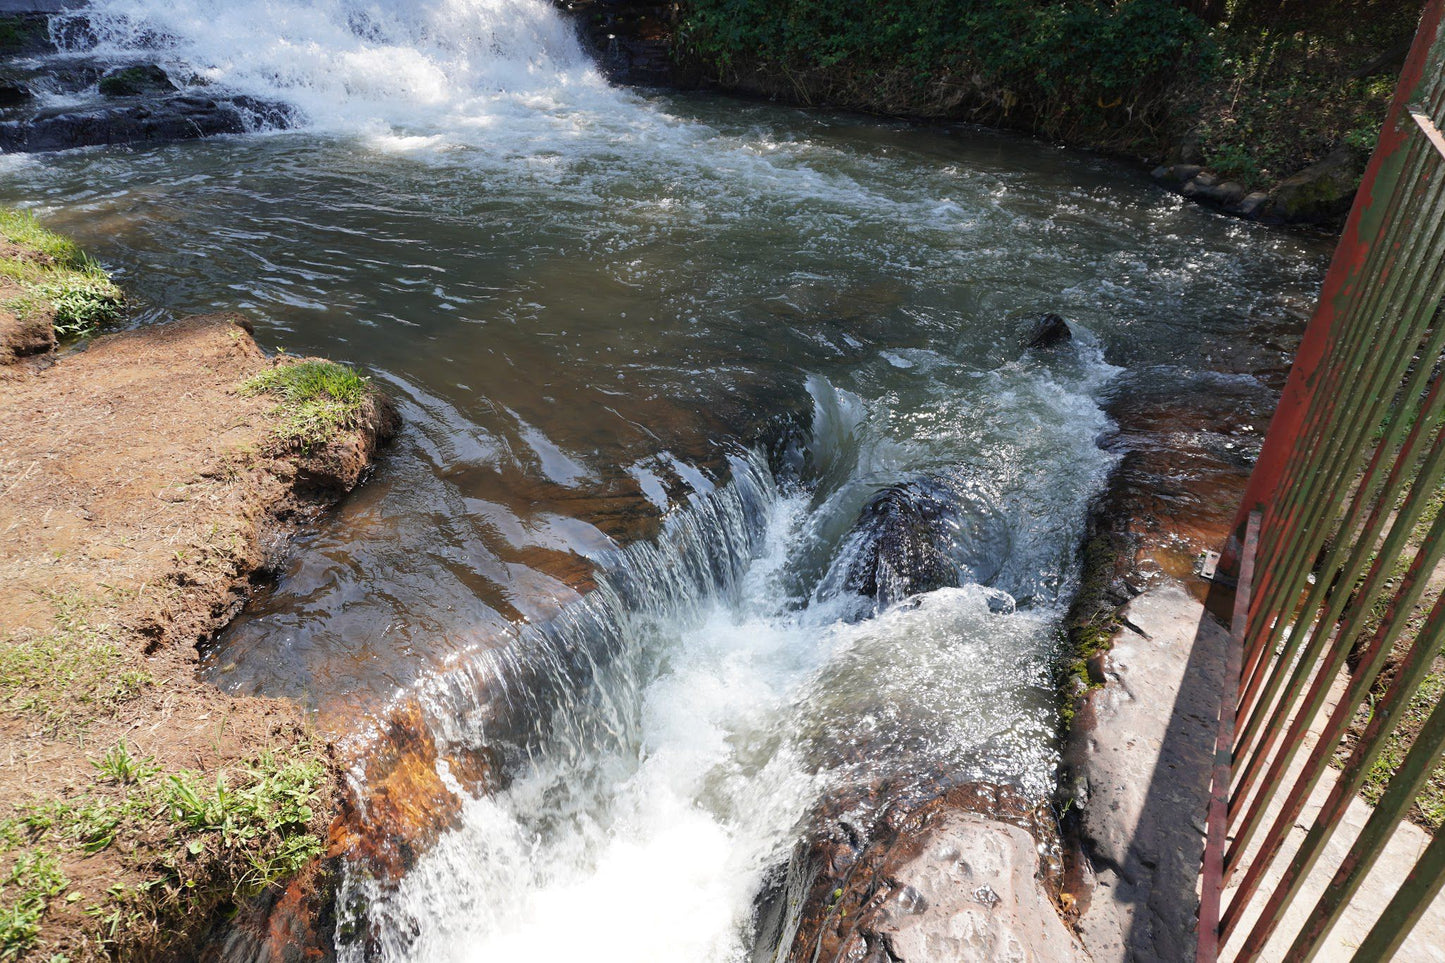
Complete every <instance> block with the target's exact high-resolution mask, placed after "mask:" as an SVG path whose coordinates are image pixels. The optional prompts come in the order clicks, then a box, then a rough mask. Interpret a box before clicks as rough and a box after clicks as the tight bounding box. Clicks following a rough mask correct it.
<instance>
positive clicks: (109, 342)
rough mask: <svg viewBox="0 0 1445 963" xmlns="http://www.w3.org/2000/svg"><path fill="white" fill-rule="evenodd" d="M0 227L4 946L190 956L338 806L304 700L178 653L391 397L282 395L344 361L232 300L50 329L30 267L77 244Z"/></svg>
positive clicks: (327, 483) (346, 480) (294, 866)
mask: <svg viewBox="0 0 1445 963" xmlns="http://www.w3.org/2000/svg"><path fill="white" fill-rule="evenodd" d="M6 225H7V227H9V228H20V229H21V230H10V231H7V233H9V234H11V235H12V238H13V239H12V240H10V241H7V242H5V247H4V250H3V252H0V254H3V256H4V258H5V270H6V274H7V278H8V280H9V281H10V283H11V287H12V290H11V291H10V292H9V296H8V298H7V300H6V301H5V303H4V306H3V307H0V332H3V333H4V337H5V339H6V340H5V343H4V345H3V348H4V349H5V352H6V358H5V363H4V365H3V366H0V492H3V498H0V699H3V713H0V746H3V748H0V787H3V788H0V809H3V813H0V848H3V850H4V860H5V865H6V873H7V875H6V877H5V881H4V884H3V886H4V902H5V905H6V913H5V917H4V920H3V923H0V950H3V953H4V954H5V955H6V956H7V957H8V956H21V957H26V958H32V957H33V958H42V959H52V958H55V959H59V958H70V959H75V960H80V959H95V958H108V957H118V958H122V959H138V958H150V957H153V956H157V955H160V956H165V957H170V958H186V957H189V956H192V955H193V954H194V953H195V952H196V951H197V943H198V941H199V940H200V939H201V938H202V937H203V936H204V935H205V933H206V932H207V930H208V929H210V927H211V926H212V925H214V924H216V923H218V922H220V921H221V920H223V919H224V918H225V916H226V915H227V914H228V913H229V912H230V910H231V908H233V907H234V906H235V905H236V901H237V899H238V898H244V897H246V896H247V895H248V894H253V893H260V892H262V891H265V890H267V889H269V888H270V887H272V886H274V885H275V884H276V883H277V882H280V881H286V880H289V879H290V878H291V877H293V876H295V874H296V873H297V872H298V870H301V869H303V868H305V867H308V866H310V865H311V864H313V863H315V862H316V857H318V856H319V855H320V854H321V853H322V851H323V849H324V839H325V834H326V829H327V825H328V823H329V822H330V819H331V814H332V812H333V811H334V809H335V805H336V803H335V794H336V773H335V770H334V767H333V763H332V760H331V757H330V752H329V749H328V747H327V746H326V745H325V744H324V742H323V741H321V740H318V738H317V737H316V736H315V734H314V731H313V729H312V727H311V726H310V725H309V724H308V722H307V720H306V719H305V717H304V714H303V713H302V712H301V711H300V709H299V708H298V707H297V706H296V705H295V704H293V703H289V702H285V701H278V700H271V699H262V698H234V697H232V696H229V695H226V694H224V693H222V692H221V691H220V690H218V689H217V688H216V687H215V686H213V685H211V684H210V683H208V682H204V681H202V680H200V679H199V678H197V676H196V665H197V660H198V657H199V653H198V650H197V646H198V645H199V644H200V643H202V642H205V641H206V640H208V639H210V638H211V637H212V636H213V635H214V633H215V632H216V631H217V630H218V629H219V628H220V627H221V626H223V625H225V624H226V623H227V622H228V621H229V620H230V619H231V618H232V617H233V616H234V615H235V613H236V612H237V611H238V609H239V608H240V606H241V605H242V604H243V602H244V601H245V599H246V598H247V596H248V595H249V593H250V592H251V590H252V588H253V586H254V585H255V584H256V583H257V582H258V581H260V580H264V579H265V578H266V577H267V573H268V572H269V571H271V570H272V569H274V567H275V566H276V565H277V564H278V561H279V560H280V559H281V558H283V557H284V556H285V554H286V551H287V545H288V540H289V538H290V536H291V534H292V533H293V532H295V531H297V530H298V529H301V528H304V527H306V526H308V525H310V524H312V523H313V522H314V520H315V519H316V518H317V517H318V516H319V515H320V514H321V513H323V512H324V511H325V510H326V509H327V507H328V506H330V505H331V504H333V503H334V502H335V501H336V500H337V499H338V498H340V497H342V496H343V495H345V494H346V492H348V491H350V490H351V489H352V488H353V487H354V486H355V485H356V484H357V483H358V482H359V480H360V479H361V478H362V476H363V475H364V474H365V472H366V471H367V470H368V468H369V466H370V464H371V461H372V459H373V457H374V456H375V454H376V452H377V449H378V446H379V445H380V444H381V443H382V442H384V441H385V440H386V439H387V438H388V437H389V436H390V435H391V434H392V433H393V432H394V430H395V427H396V415H395V413H394V411H393V409H392V407H391V405H390V402H388V401H387V400H386V399H385V398H384V397H383V396H381V395H380V394H378V393H376V392H375V391H373V390H372V389H371V388H370V387H369V386H366V385H365V384H364V383H361V382H357V383H356V385H357V387H358V390H357V391H356V392H355V393H352V394H350V395H348V396H347V397H346V398H345V399H343V400H338V399H337V398H335V397H333V396H332V395H331V394H329V393H327V392H326V391H325V390H322V391H321V392H320V393H316V392H310V391H307V392H304V393H302V394H294V396H293V397H291V398H287V397H285V396H284V395H281V394H277V393H276V392H275V391H273V390H271V388H269V387H268V386H269V385H272V384H280V383H282V382H289V381H291V380H294V379H291V378H289V374H290V373H292V372H295V371H299V370H303V369H304V370H307V371H311V372H317V371H325V372H327V373H328V374H333V375H337V376H340V375H342V374H343V373H344V372H343V369H340V368H337V367H335V366H329V365H325V364H323V363H320V362H314V361H313V362H304V363H303V362H300V361H299V360H296V359H287V358H282V359H276V358H268V357H267V356H266V355H264V354H263V353H262V351H261V350H260V348H258V347H257V344H256V341H255V340H254V338H253V337H252V334H251V328H250V325H249V324H248V323H247V322H246V321H245V320H244V319H243V318H240V317H238V316H207V317H196V318H191V319H188V320H184V321H178V322H173V323H169V324H160V325H153V326H148V327H145V328H139V329H136V330H130V331H124V332H121V333H118V334H108V335H101V336H99V337H95V338H93V339H92V340H84V341H81V342H79V343H70V342H69V341H67V343H66V344H64V346H62V347H57V346H56V344H55V338H54V336H53V334H51V331H52V330H53V326H54V324H55V323H56V321H57V318H56V315H57V314H64V305H63V304H62V305H61V307H60V308H59V309H57V308H56V307H53V306H52V305H51V304H50V303H48V301H47V297H49V296H51V295H53V294H56V293H57V291H56V289H55V288H53V287H52V288H49V289H47V288H45V287H44V286H43V284H40V283H38V282H36V283H33V284H32V283H31V282H33V281H35V279H36V278H37V277H41V276H48V275H42V274H37V272H45V271H47V270H51V269H54V268H55V267H56V261H57V259H61V260H66V261H70V262H74V263H80V259H79V256H78V255H76V253H75V252H74V251H73V248H71V247H70V246H69V245H68V244H67V243H65V242H63V241H61V240H60V239H58V238H55V237H54V236H53V235H49V234H48V232H44V231H42V230H40V229H39V228H38V227H37V226H36V225H35V224H34V223H33V222H29V221H27V220H26V219H24V218H15V217H8V218H7V221H6ZM16 240H18V241H19V243H16ZM36 240H39V241H40V242H41V244H40V245H38V246H32V245H33V244H34V242H35V241H36ZM16 279H18V281H17V280H16ZM27 284H29V285H30V287H29V289H28V290H27V289H26V288H25V286H26V285H27ZM62 326H63V325H62ZM72 340H73V339H72ZM352 377H353V378H354V376H352ZM312 885H315V883H314V881H313V882H312Z"/></svg>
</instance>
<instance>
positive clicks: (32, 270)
mask: <svg viewBox="0 0 1445 963" xmlns="http://www.w3.org/2000/svg"><path fill="white" fill-rule="evenodd" d="M0 237H3V238H4V239H5V240H6V241H8V242H10V244H12V245H15V246H16V247H18V248H20V250H19V251H18V252H9V253H8V254H7V255H6V256H3V257H0V275H3V276H5V277H8V278H10V279H11V280H13V281H15V282H16V283H17V284H18V285H19V287H20V289H21V293H20V294H19V295H18V296H15V297H12V298H10V300H9V301H7V302H6V303H5V304H3V305H0V307H5V308H8V309H9V310H11V311H14V312H15V313H16V314H18V315H20V316H22V317H29V316H32V315H34V314H35V313H36V312H42V311H43V312H48V313H49V314H50V316H51V323H52V325H53V326H54V328H55V333H56V334H57V335H58V336H59V337H61V338H75V337H80V336H83V335H88V334H93V333H94V332H96V331H98V330H99V329H100V328H102V327H104V326H106V325H108V324H113V323H115V322H116V321H118V320H119V319H120V317H121V310H122V308H123V306H124V304H125V297H124V295H123V294H122V293H121V290H120V288H118V287H116V285H115V283H114V282H112V281H111V279H110V275H109V274H107V273H106V271H105V269H104V268H102V267H101V266H100V265H99V264H97V263H96V262H95V261H94V260H93V259H92V258H91V257H90V256H89V255H87V254H85V252H83V251H81V250H80V248H79V247H77V246H76V244H75V242H74V241H72V240H70V239H69V238H66V237H62V236H61V235H59V234H56V233H55V232H54V231H51V230H48V229H47V228H46V227H45V226H44V225H42V224H41V223H40V222H39V221H38V220H37V219H36V217H35V215H33V214H31V213H29V212H28V211H16V210H8V209H0Z"/></svg>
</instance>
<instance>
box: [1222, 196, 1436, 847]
mask: <svg viewBox="0 0 1445 963" xmlns="http://www.w3.org/2000/svg"><path fill="white" fill-rule="evenodd" d="M1435 233H1436V235H1437V236H1438V237H1437V241H1438V243H1437V244H1435V245H1433V246H1432V249H1433V251H1434V252H1436V253H1438V254H1441V255H1445V217H1442V218H1440V219H1439V220H1438V222H1437V230H1436V232H1435ZM1432 266H1433V267H1435V275H1436V276H1435V277H1433V278H1431V284H1430V285H1429V288H1430V289H1431V291H1432V293H1434V295H1435V300H1434V301H1432V302H1431V306H1430V309H1429V311H1428V313H1423V312H1421V313H1420V315H1419V316H1420V317H1423V318H1424V321H1423V322H1420V323H1421V324H1422V325H1425V324H1428V323H1429V322H1430V320H1432V319H1433V318H1434V315H1435V313H1436V307H1435V305H1436V304H1437V303H1438V299H1439V297H1440V296H1441V295H1445V287H1442V284H1445V270H1442V268H1441V267H1440V262H1439V260H1438V259H1437V260H1436V261H1435V263H1434V265H1432ZM1425 287H1426V286H1425V285H1421V286H1420V289H1421V290H1420V293H1421V294H1423V293H1424V289H1425ZM1417 310H1418V308H1417ZM1417 346H1418V345H1417ZM1419 347H1422V348H1423V350H1424V351H1425V352H1426V353H1425V354H1424V356H1423V358H1422V360H1421V363H1420V365H1419V366H1417V370H1416V373H1415V374H1416V377H1412V378H1411V379H1410V381H1411V383H1412V384H1414V383H1416V382H1417V381H1418V379H1419V378H1420V377H1422V374H1421V371H1420V370H1419V369H1420V368H1425V369H1426V371H1429V370H1433V368H1434V360H1435V359H1437V358H1438V357H1439V354H1440V350H1441V348H1442V347H1445V325H1436V330H1435V332H1434V334H1433V336H1432V337H1431V338H1430V339H1429V344H1428V345H1426V346H1419ZM1407 350H1409V349H1407ZM1409 353H1410V355H1411V356H1414V354H1415V352H1414V351H1413V350H1409ZM1407 401H1408V402H1409V403H1410V407H1411V408H1413V401H1414V399H1413V398H1409V399H1407ZM1394 421H1395V425H1394V427H1395V428H1396V429H1398V428H1399V427H1400V425H1401V424H1402V423H1403V421H1404V418H1403V414H1402V413H1397V414H1396V417H1395V419H1394ZM1390 437H1393V434H1391V433H1387V438H1390ZM1381 447H1383V442H1382V443H1381ZM1396 464H1397V465H1398V464H1399V462H1398V461H1397V462H1396ZM1428 471H1429V474H1428V476H1427V477H1426V478H1422V479H1419V480H1418V481H1419V482H1420V483H1421V484H1420V485H1419V486H1417V488H1416V491H1415V496H1414V497H1412V498H1411V499H1410V500H1409V510H1408V511H1404V512H1402V513H1401V514H1400V516H1399V517H1398V518H1397V519H1396V520H1395V523H1394V524H1393V525H1392V527H1391V530H1390V532H1389V534H1388V536H1386V539H1385V543H1384V545H1383V547H1382V548H1381V549H1380V550H1379V552H1378V553H1376V557H1375V562H1374V564H1373V565H1371V566H1370V570H1369V573H1368V575H1367V576H1366V577H1365V580H1364V583H1363V584H1362V585H1361V586H1360V587H1359V590H1358V592H1357V593H1355V594H1354V595H1353V596H1352V594H1351V589H1352V588H1354V586H1353V584H1352V583H1353V579H1354V578H1356V577H1358V571H1357V569H1352V570H1350V571H1348V572H1346V573H1345V574H1346V575H1347V576H1348V581H1349V582H1350V583H1351V584H1342V585H1340V586H1338V588H1337V591H1336V595H1335V598H1334V599H1333V600H1332V601H1331V603H1330V604H1329V605H1328V606H1327V608H1326V609H1325V611H1324V612H1323V613H1321V615H1322V618H1320V619H1319V620H1318V621H1314V619H1313V616H1312V614H1311V613H1310V612H1309V611H1303V612H1301V613H1300V616H1299V620H1298V622H1297V623H1296V626H1295V631H1294V633H1293V635H1292V636H1291V638H1290V642H1289V644H1288V645H1287V646H1286V648H1285V651H1284V653H1283V654H1282V655H1281V656H1280V657H1279V658H1278V659H1277V660H1276V661H1275V663H1274V665H1273V667H1272V670H1271V672H1270V673H1269V681H1268V684H1267V686H1266V688H1265V696H1264V697H1263V698H1262V699H1261V701H1260V702H1259V703H1258V704H1257V705H1256V706H1255V711H1254V712H1253V714H1252V715H1251V716H1250V717H1249V721H1248V723H1247V724H1246V726H1245V732H1244V737H1243V738H1242V739H1241V740H1240V743H1239V745H1238V746H1237V747H1236V749H1237V751H1238V753H1240V754H1241V755H1245V754H1248V755H1247V758H1248V761H1247V763H1246V765H1245V768H1244V773H1243V776H1242V777H1241V778H1240V780H1239V786H1238V789H1237V790H1236V795H1235V798H1234V799H1233V800H1232V801H1231V807H1230V809H1231V816H1232V817H1233V816H1235V815H1237V814H1238V813H1239V812H1241V811H1242V810H1243V808H1244V805H1245V801H1246V799H1247V796H1248V793H1249V791H1250V789H1251V787H1252V786H1253V783H1254V781H1255V779H1257V778H1258V777H1259V776H1260V774H1261V773H1262V772H1263V771H1264V769H1265V766H1266V762H1267V760H1268V756H1269V752H1270V750H1271V749H1272V748H1273V746H1274V743H1275V741H1276V739H1277V737H1278V736H1279V735H1281V734H1282V733H1283V730H1284V727H1285V725H1286V723H1287V721H1288V719H1289V715H1290V712H1291V710H1293V709H1296V707H1297V706H1296V700H1297V699H1298V697H1299V693H1300V689H1301V687H1302V686H1303V685H1305V683H1306V680H1308V678H1309V676H1310V674H1311V672H1313V671H1316V670H1317V663H1318V660H1319V659H1320V657H1321V655H1322V654H1323V653H1324V651H1325V649H1326V646H1327V644H1328V643H1329V642H1330V640H1331V638H1337V639H1338V644H1337V652H1336V654H1335V657H1334V658H1332V659H1329V660H1328V667H1326V668H1323V669H1319V670H1318V671H1320V672H1322V673H1328V674H1330V675H1333V674H1334V673H1335V672H1338V671H1339V668H1340V666H1342V665H1343V663H1344V657H1345V655H1346V652H1347V647H1348V645H1349V643H1350V641H1351V640H1352V639H1353V637H1354V634H1355V633H1356V632H1357V631H1358V629H1359V627H1360V625H1361V624H1362V623H1363V620H1364V619H1365V618H1366V616H1367V615H1368V612H1369V608H1370V606H1372V605H1373V604H1374V601H1375V599H1376V597H1377V596H1378V594H1379V592H1380V591H1381V589H1382V588H1383V587H1384V584H1385V577H1386V576H1387V575H1388V573H1389V570H1390V566H1391V565H1392V564H1393V562H1394V559H1395V556H1396V554H1397V553H1398V552H1399V551H1400V549H1401V548H1402V547H1403V546H1404V543H1405V540H1406V538H1407V537H1408V536H1409V534H1410V530H1411V529H1412V528H1413V527H1414V524H1415V521H1416V520H1418V518H1419V516H1420V513H1421V512H1423V511H1424V508H1425V506H1426V502H1427V501H1428V492H1425V493H1423V494H1422V493H1421V492H1420V488H1421V487H1423V485H1424V484H1427V483H1428V484H1432V485H1433V484H1435V483H1436V482H1437V481H1438V480H1439V477H1440V475H1441V473H1442V472H1445V450H1440V449H1437V451H1436V452H1434V453H1432V455H1431V458H1430V459H1429V469H1428ZM1370 484H1373V482H1372V481H1371V483H1370ZM1367 487H1368V486H1367ZM1364 494H1367V492H1358V493H1357V499H1356V505H1359V504H1360V503H1361V501H1360V498H1359V497H1358V496H1360V495H1364ZM1395 495H1396V492H1395V491H1394V490H1390V491H1387V492H1386V493H1385V494H1384V495H1383V496H1382V501H1386V500H1388V501H1391V502H1393V498H1394V497H1395ZM1393 507H1394V506H1393V504H1391V505H1386V506H1384V513H1385V517H1388V513H1389V510H1390V509H1391V508H1393ZM1350 514H1351V517H1352V518H1353V517H1354V515H1355V513H1354V512H1353V511H1352V512H1351V513H1350ZM1352 534H1354V533H1353V532H1349V531H1346V530H1341V531H1339V532H1338V538H1339V541H1340V542H1341V543H1342V544H1344V543H1349V542H1350V536H1351V535H1352ZM1373 548H1374V545H1373V541H1370V542H1366V541H1365V539H1363V538H1361V539H1359V540H1358V541H1357V542H1355V550H1354V552H1353V553H1352V559H1353V561H1355V562H1356V564H1359V563H1362V562H1363V561H1364V560H1365V559H1366V558H1367V557H1368V556H1369V554H1370V551H1371V550H1372V549H1373ZM1333 574H1334V573H1333V572H1330V571H1325V572H1322V573H1321V574H1320V578H1319V579H1318V580H1317V582H1316V590H1317V591H1312V592H1311V598H1312V599H1315V600H1316V601H1318V598H1319V595H1320V594H1321V591H1319V590H1321V589H1322V583H1325V582H1326V581H1327V580H1329V579H1330V577H1331V576H1332V575H1333ZM1350 599H1352V601H1351V602H1350V605H1352V609H1350V610H1349V611H1348V613H1347V615H1346V618H1345V621H1344V624H1343V625H1342V626H1341V627H1339V629H1338V632H1332V629H1333V628H1334V626H1333V624H1332V623H1333V622H1334V619H1335V617H1336V616H1337V615H1338V614H1339V613H1340V611H1341V610H1342V609H1343V608H1344V606H1345V604H1346V601H1347V600H1350ZM1306 642H1307V643H1308V644H1307V645H1305V643H1306ZM1301 646H1305V654H1304V655H1303V657H1302V658H1300V659H1299V660H1298V661H1297V662H1294V663H1293V664H1291V660H1293V659H1294V655H1295V653H1296V652H1297V651H1298V650H1299V649H1300V647H1301ZM1286 676H1288V678H1289V682H1288V685H1287V686H1286V685H1285V684H1284V683H1285V678H1286ZM1328 686H1329V680H1328V679H1325V680H1322V681H1321V682H1317V683H1316V686H1315V691H1316V693H1317V695H1316V696H1315V697H1313V698H1311V699H1308V700H1306V703H1305V705H1304V706H1303V707H1302V708H1299V709H1298V712H1297V713H1296V717H1295V720H1294V724H1293V727H1292V734H1291V739H1292V740H1297V739H1298V736H1299V734H1300V733H1301V732H1302V731H1303V728H1304V727H1307V726H1308V725H1309V723H1310V721H1312V717H1313V715H1314V713H1316V712H1318V711H1319V708H1320V706H1321V705H1322V704H1323V700H1324V694H1325V692H1326V691H1327V690H1328ZM1282 687H1283V695H1282V696H1281V697H1280V698H1279V700H1278V702H1277V704H1275V705H1274V708H1273V711H1272V712H1269V711H1268V710H1269V709H1270V706H1271V702H1272V701H1273V700H1274V699H1275V694H1276V693H1278V692H1280V690H1281V688H1282ZM1267 715H1268V719H1269V722H1268V725H1265V724H1264V720H1265V718H1266V716H1267ZM1261 727H1262V728H1261ZM1256 735H1258V737H1259V743H1258V747H1257V749H1256V750H1255V751H1254V752H1253V753H1252V754H1249V748H1250V744H1251V739H1252V738H1253V737H1254V736H1256ZM1298 745H1299V743H1298V742H1297V741H1286V743H1285V748H1284V750H1283V751H1282V753H1281V754H1280V757H1279V758H1277V759H1276V760H1275V761H1274V763H1273V765H1272V767H1271V768H1270V770H1269V776H1268V777H1266V779H1265V780H1264V783H1263V784H1262V785H1261V787H1260V792H1259V793H1258V794H1257V797H1256V800H1255V803H1254V805H1253V808H1252V810H1251V812H1250V815H1249V818H1248V819H1247V821H1246V823H1245V824H1244V827H1245V828H1244V830H1243V831H1242V832H1241V833H1239V834H1238V836H1237V837H1236V840H1235V843H1234V852H1235V853H1242V852H1243V851H1244V849H1245V848H1246V847H1247V845H1248V843H1249V840H1250V837H1251V836H1252V834H1253V832H1254V830H1255V828H1257V826H1258V823H1259V820H1260V818H1262V816H1263V811H1264V808H1265V805H1266V804H1267V802H1268V800H1267V798H1266V797H1267V796H1268V795H1269V794H1271V793H1272V792H1273V790H1274V789H1275V788H1277V787H1278V784H1279V782H1280V781H1281V780H1282V778H1283V775H1284V772H1285V770H1286V769H1287V767H1288V765H1289V763H1290V762H1291V761H1292V760H1293V758H1294V754H1295V752H1296V751H1297V749H1298ZM1229 865H1230V866H1231V867H1232V866H1234V865H1237V861H1236V860H1235V859H1231V860H1230V861H1229Z"/></svg>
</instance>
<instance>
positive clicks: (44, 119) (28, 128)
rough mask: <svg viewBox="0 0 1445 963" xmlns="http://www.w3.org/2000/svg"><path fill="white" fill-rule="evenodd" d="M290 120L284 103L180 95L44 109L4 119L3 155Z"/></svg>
mask: <svg viewBox="0 0 1445 963" xmlns="http://www.w3.org/2000/svg"><path fill="white" fill-rule="evenodd" d="M291 119H292V113H291V110H290V108H289V107H286V106H285V105H281V104H270V103H265V102H262V101H258V100H255V99H254V98H250V97H232V98H229V99H212V98H210V97H202V96H197V95H194V94H186V93H181V94H175V95H173V96H169V97H164V98H162V99H160V100H150V101H144V102H140V103H132V104H126V105H123V106H121V105H95V106H91V107H82V108H74V109H72V108H61V109H50V110H42V111H39V112H37V113H35V114H33V115H31V116H29V117H26V118H23V119H20V120H7V121H0V151H5V152H27V153H33V152H37V151H53V150H72V149H74V148H77V147H96V146H105V145H113V144H154V143H163V142H166V141H176V140H192V139H195V138H197V137H210V136H214V135H216V134H240V133H244V132H245V131H247V130H252V129H255V128H257V127H262V126H265V127H285V126H289V124H290V123H291Z"/></svg>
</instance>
